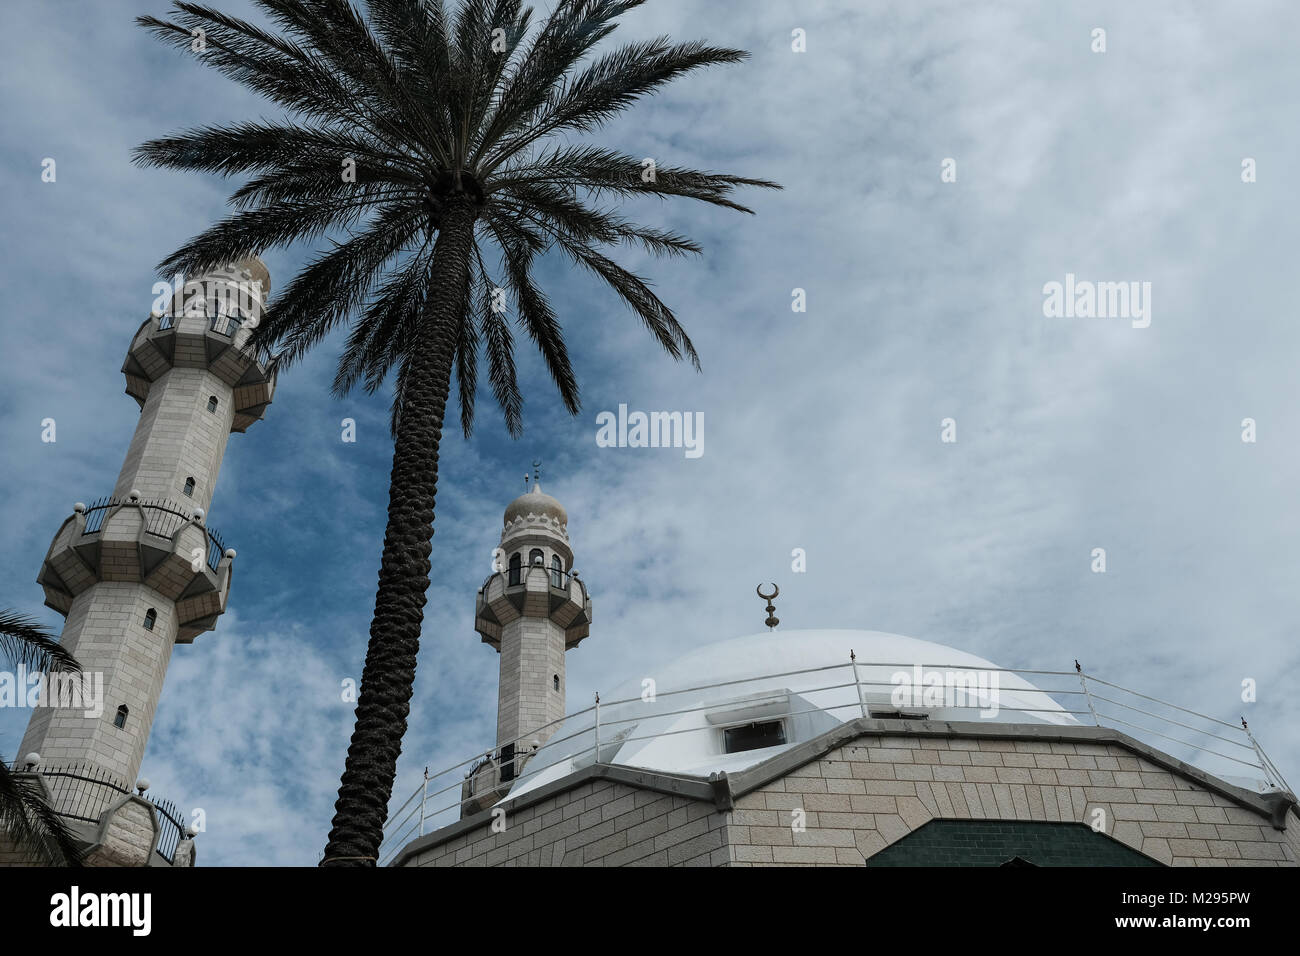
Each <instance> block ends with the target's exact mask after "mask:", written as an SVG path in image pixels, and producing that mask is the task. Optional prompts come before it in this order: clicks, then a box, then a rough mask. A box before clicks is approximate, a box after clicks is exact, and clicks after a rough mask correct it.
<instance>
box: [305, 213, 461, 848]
mask: <svg viewBox="0 0 1300 956" xmlns="http://www.w3.org/2000/svg"><path fill="white" fill-rule="evenodd" d="M475 215H476V211H475V209H474V206H473V205H472V203H471V202H470V200H469V198H468V197H467V196H465V195H464V194H463V193H461V194H456V195H453V196H452V197H450V198H449V200H448V202H447V204H446V206H445V207H444V209H443V214H442V218H441V222H440V224H439V228H438V238H437V240H436V242H435V244H434V251H433V267H432V268H433V273H432V276H431V279H432V281H431V283H430V285H431V288H433V289H434V290H435V292H434V293H433V296H432V297H431V298H430V300H429V301H428V302H427V304H426V307H425V315H426V321H427V323H428V326H427V332H426V334H423V335H421V336H420V341H419V343H418V344H417V345H416V351H415V353H414V355H413V356H412V359H411V362H412V364H411V368H410V373H409V376H408V378H407V384H406V390H405V395H404V404H403V406H402V412H401V417H400V419H399V421H398V424H397V435H396V439H395V443H394V448H393V470H392V474H391V476H390V480H389V489H388V527H387V529H386V530H385V532H384V557H383V563H382V565H381V567H380V569H379V591H378V593H377V594H376V596H375V615H374V619H373V620H372V621H371V624H370V644H369V647H368V648H367V651H366V663H365V669H364V670H363V671H362V672H361V690H360V693H359V695H358V697H357V710H356V726H355V728H354V730H353V732H352V741H351V743H350V744H349V745H348V758H347V764H346V766H345V768H344V771H343V779H342V782H341V783H340V785H339V797H338V800H337V801H336V802H335V804H334V821H333V827H332V829H331V830H330V835H329V843H328V845H327V846H326V847H325V857H324V859H323V860H322V861H321V865H322V866H375V865H376V863H377V856H378V852H379V844H380V841H381V839H382V836H383V824H384V819H385V817H386V816H387V811H388V799H389V797H390V796H391V795H392V790H393V778H394V777H395V776H396V773H397V758H398V755H399V754H400V753H401V752H402V735H403V734H405V733H406V717H407V714H408V713H409V712H410V701H411V691H412V687H413V685H414V682H415V658H416V654H417V652H418V651H419V649H420V625H421V622H422V621H423V620H424V602H425V591H427V590H428V588H429V552H430V550H431V546H430V539H431V538H432V537H433V505H434V496H435V493H436V491H437V487H438V443H439V441H440V440H441V438H442V423H443V415H444V414H445V412H446V409H447V395H448V393H449V391H450V389H451V367H452V359H453V351H454V349H453V346H454V343H455V341H456V338H455V336H456V330H457V323H459V322H460V321H461V320H462V317H463V315H464V310H465V306H466V302H465V299H464V294H465V289H466V286H467V282H468V276H469V261H470V260H469V257H470V251H471V247H472V243H473V238H474V218H475Z"/></svg>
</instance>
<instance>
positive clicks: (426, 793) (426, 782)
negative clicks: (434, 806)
mask: <svg viewBox="0 0 1300 956" xmlns="http://www.w3.org/2000/svg"><path fill="white" fill-rule="evenodd" d="M428 798H429V768H428V767H425V768H424V785H423V787H422V788H421V790H420V836H424V820H425V815H424V804H425V801H426V800H428Z"/></svg>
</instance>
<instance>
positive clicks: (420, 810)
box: [379, 568, 1291, 866]
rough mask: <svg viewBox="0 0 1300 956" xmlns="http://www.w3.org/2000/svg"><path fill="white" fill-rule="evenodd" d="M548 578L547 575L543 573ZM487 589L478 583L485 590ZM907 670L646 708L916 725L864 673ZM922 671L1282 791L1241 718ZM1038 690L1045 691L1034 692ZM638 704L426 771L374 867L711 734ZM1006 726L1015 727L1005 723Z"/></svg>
mask: <svg viewBox="0 0 1300 956" xmlns="http://www.w3.org/2000/svg"><path fill="white" fill-rule="evenodd" d="M547 570H548V572H549V570H550V569H549V568H548V569H547ZM499 573H500V572H499ZM495 576H496V575H493V577H495ZM490 580H491V578H489V581H490ZM486 586H487V585H486V584H485V585H484V587H486ZM915 666H916V665H915V662H908V663H888V662H875V663H872V662H867V661H859V660H852V659H851V660H850V661H848V662H846V663H844V664H831V665H827V666H824V667H813V668H807V669H804V670H799V671H789V672H785V673H779V674H769V675H763V676H761V677H754V678H746V679H742V680H732V681H723V682H720V683H714V684H699V685H696V686H693V687H686V688H681V689H679V690H671V691H663V690H658V691H657V692H656V694H655V701H656V703H657V702H659V701H663V700H664V699H665V698H672V697H680V695H684V694H698V692H700V691H704V690H710V689H714V688H721V687H726V688H729V691H728V696H729V697H730V696H731V695H732V694H733V693H734V694H745V693H746V689H745V685H755V684H758V685H764V686H763V689H764V690H765V691H769V692H771V691H772V689H773V687H774V686H778V687H779V686H781V685H782V683H783V682H785V681H786V680H787V679H789V678H792V677H797V678H799V679H800V680H799V686H798V688H797V689H792V691H791V692H792V693H793V694H797V695H798V696H800V697H803V698H810V697H812V698H815V697H816V696H817V695H819V694H821V695H823V699H824V700H827V699H839V697H842V696H843V695H842V694H841V695H839V697H836V698H828V692H831V693H833V692H835V691H841V692H843V691H845V689H846V688H848V689H850V690H848V691H847V693H848V699H847V702H845V703H838V704H835V703H831V704H829V705H828V706H815V707H812V708H809V709H806V710H799V711H793V712H791V713H788V714H783V715H782V717H797V716H803V715H808V714H816V713H828V712H833V713H836V714H837V715H838V718H839V720H840V721H841V722H848V721H850V720H853V719H855V718H859V717H873V716H876V717H884V716H895V717H897V716H903V717H908V716H916V717H924V716H925V715H924V713H920V714H915V715H913V714H910V713H904V714H901V715H900V714H899V713H897V712H893V713H887V712H888V711H890V710H892V708H890V707H889V705H888V704H886V703H885V701H887V700H888V697H889V693H890V691H891V690H893V689H894V687H895V684H894V682H893V681H886V680H872V679H869V675H871V674H872V673H876V674H879V673H880V671H879V670H878V669H880V668H892V669H895V670H904V671H906V670H911V669H912V668H914V667H915ZM922 670H924V671H953V672H969V671H972V670H980V671H984V672H988V673H990V674H992V673H997V674H1001V675H1013V676H1014V677H1020V678H1027V679H1029V680H1031V681H1032V684H1028V685H1027V686H1020V685H1019V683H1016V685H1015V686H1005V687H1003V688H1002V691H1004V692H1006V694H1007V696H1009V697H1011V698H1012V700H1013V701H1018V702H1019V703H1022V704H1024V705H1025V706H1005V705H1001V704H999V706H998V710H999V711H1000V712H1001V711H1006V712H1010V713H1012V714H1016V713H1024V714H1027V715H1029V716H1030V719H1034V720H1042V719H1044V718H1045V716H1047V715H1050V717H1051V719H1052V721H1053V722H1055V723H1056V724H1057V725H1058V726H1074V727H1078V726H1097V727H1109V728H1111V729H1115V730H1119V731H1121V732H1123V733H1124V734H1126V735H1127V736H1129V737H1132V738H1134V739H1136V740H1138V741H1140V742H1142V743H1145V744H1147V745H1148V746H1151V747H1153V748H1156V749H1158V750H1161V751H1163V752H1165V753H1167V754H1169V755H1170V756H1172V757H1175V758H1176V759H1179V760H1182V761H1184V762H1185V763H1188V764H1190V765H1192V766H1194V767H1197V768H1198V769H1201V770H1203V771H1205V772H1206V773H1211V774H1214V775H1216V776H1219V777H1221V778H1226V780H1227V782H1230V783H1235V784H1236V785H1238V786H1241V787H1243V788H1244V789H1254V790H1256V791H1265V790H1270V789H1275V790H1290V789H1291V788H1290V786H1289V785H1288V784H1287V783H1286V781H1285V780H1284V779H1283V777H1282V774H1281V773H1280V772H1279V771H1278V769H1277V767H1276V766H1275V765H1274V764H1273V762H1272V761H1271V760H1270V759H1269V758H1268V756H1267V755H1266V754H1265V753H1264V750H1263V748H1262V747H1260V745H1259V743H1258V741H1256V739H1255V737H1254V735H1253V734H1252V733H1251V732H1250V730H1249V728H1248V727H1247V726H1246V722H1245V720H1244V719H1243V720H1242V722H1241V724H1240V725H1237V724H1233V723H1229V722H1227V721H1224V720H1220V719H1218V718H1216V717H1210V716H1208V715H1205V714H1200V713H1197V712H1196V711H1193V710H1189V709H1187V708H1185V707H1181V706H1179V705H1177V704H1171V703H1168V702H1167V701H1163V700H1160V699H1159V698H1156V697H1150V696H1148V695H1145V694H1140V693H1138V692H1137V691H1132V690H1129V689H1127V688H1125V687H1121V686H1120V685H1118V684H1113V683H1111V682H1109V681H1105V680H1102V679H1101V678H1099V677H1095V676H1093V675H1091V674H1087V673H1085V672H1084V671H1083V670H1082V668H1078V669H1076V670H1072V671H1044V670H1028V669H1013V668H974V667H973V666H972V665H971V664H969V663H967V664H956V665H942V664H925V665H922ZM864 673H865V674H866V675H868V678H867V679H864V677H863V674H864ZM809 675H816V678H815V681H814V682H815V684H816V686H806V685H807V682H808V680H809V679H811V678H809ZM1041 684H1048V685H1051V686H1049V687H1041V686H1037V685H1041ZM751 689H752V688H751ZM1035 694H1037V695H1041V700H1042V702H1041V703H1038V701H1039V700H1040V698H1032V697H1031V699H1032V701H1033V702H1032V703H1031V702H1030V701H1026V700H1021V699H1020V698H1022V697H1023V696H1025V695H1035ZM1058 697H1060V698H1066V699H1069V700H1070V701H1071V704H1070V705H1069V706H1061V705H1060V704H1058V702H1057V700H1056V698H1058ZM643 701H644V698H641V697H630V698H627V699H625V700H613V701H602V700H601V697H600V695H599V694H597V695H596V702H595V704H594V705H593V706H591V707H585V708H583V709H582V710H577V711H573V712H572V713H569V714H567V715H566V716H565V717H562V718H560V719H559V720H554V721H551V722H550V723H547V724H544V725H542V726H541V727H537V728H534V729H533V730H531V731H529V732H527V733H523V734H520V736H519V737H518V738H517V740H516V741H515V742H514V743H513V744H512V745H508V746H506V747H503V748H501V749H500V750H497V749H496V748H493V749H492V750H488V751H484V750H478V751H476V752H475V754H474V755H473V756H471V757H467V758H465V759H464V760H461V761H458V762H457V763H455V764H452V765H451V766H449V767H447V768H445V769H443V770H440V771H438V772H437V773H433V774H430V773H429V770H428V768H427V767H426V768H425V770H424V776H423V779H422V780H421V782H420V784H419V785H418V786H417V787H416V788H415V789H414V790H413V791H411V793H410V796H408V797H407V798H406V800H405V801H404V802H403V803H402V804H401V805H400V806H398V807H397V809H396V810H393V811H392V812H391V813H390V814H389V817H388V820H387V822H386V823H385V824H384V839H383V842H382V843H381V845H380V850H379V865H380V866H383V865H386V864H388V863H390V862H392V861H393V860H394V859H395V858H396V857H397V855H398V854H399V853H400V852H401V850H402V848H403V847H405V846H406V845H407V844H408V843H410V842H411V841H412V840H415V839H417V838H418V837H421V836H424V835H425V834H426V833H430V832H432V831H434V830H436V829H439V828H441V827H443V826H446V825H448V824H451V823H454V822H455V821H456V820H457V819H459V817H460V816H461V813H462V810H464V809H465V808H466V807H467V806H469V805H470V804H471V802H472V798H475V797H481V796H482V795H483V794H484V793H485V792H486V791H489V790H491V789H493V788H495V787H497V786H500V785H502V784H503V783H505V782H508V781H511V780H514V779H517V778H519V777H521V776H524V775H525V774H527V775H528V777H529V779H532V778H534V776H535V775H536V774H540V773H542V772H543V771H545V770H548V769H550V768H552V767H557V766H561V765H565V764H567V765H568V766H569V767H570V768H572V769H575V770H576V769H578V768H579V767H581V766H586V765H588V764H591V763H597V762H599V763H618V760H617V753H618V751H619V750H620V749H621V748H622V747H623V746H624V745H625V744H629V743H633V742H636V741H644V740H654V739H657V738H661V737H669V736H674V735H677V734H693V733H708V732H713V731H714V728H712V727H709V726H704V727H694V726H693V727H687V728H685V729H676V730H658V731H655V732H652V733H643V734H641V735H639V736H638V735H636V732H637V729H638V725H639V724H641V723H643V722H648V721H650V720H654V719H657V718H661V717H672V716H679V715H685V714H691V713H700V712H704V711H716V710H717V709H718V708H719V706H720V705H722V702H721V701H719V700H716V699H714V700H711V701H709V702H708V703H705V704H695V705H687V706H680V707H678V706H676V705H674V706H673V707H672V708H671V709H666V710H663V709H659V708H658V707H657V706H656V708H655V709H654V711H653V713H648V712H645V713H638V714H637V715H636V716H630V717H628V716H620V713H626V711H622V712H620V711H619V709H618V708H619V707H620V706H621V705H628V704H632V705H636V704H638V703H640V702H643ZM979 706H980V705H979V704H975V705H973V708H972V707H971V706H970V705H968V709H978V708H979ZM903 709H904V710H905V711H913V710H918V711H921V712H925V711H927V710H930V709H935V708H929V707H926V706H924V705H918V706H916V707H911V706H909V707H906V708H903ZM938 709H943V708H942V707H940V708H938ZM602 711H603V713H602ZM1057 718H1060V719H1059V720H1058V719H1057ZM1011 719H1012V721H1013V722H1014V718H1011ZM1001 722H1002V723H1005V722H1007V721H1006V720H1003V721H1001ZM546 733H554V734H556V736H552V737H550V738H549V739H547V740H546V744H545V750H538V749H535V748H533V747H531V746H530V742H531V741H532V740H533V739H534V738H538V737H540V736H541V735H544V734H546ZM1189 738H1191V739H1189ZM542 759H545V760H548V762H547V763H544V764H539V763H538V762H537V761H538V760H542ZM466 768H468V769H466ZM1243 775H1244V776H1243ZM1234 778H1235V779H1234Z"/></svg>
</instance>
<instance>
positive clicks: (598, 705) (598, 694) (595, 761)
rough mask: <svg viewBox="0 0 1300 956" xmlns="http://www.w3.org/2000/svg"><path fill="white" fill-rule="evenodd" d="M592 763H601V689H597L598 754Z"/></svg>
mask: <svg viewBox="0 0 1300 956" xmlns="http://www.w3.org/2000/svg"><path fill="white" fill-rule="evenodd" d="M592 763H600V691H596V756H595V758H594V759H593V760H592Z"/></svg>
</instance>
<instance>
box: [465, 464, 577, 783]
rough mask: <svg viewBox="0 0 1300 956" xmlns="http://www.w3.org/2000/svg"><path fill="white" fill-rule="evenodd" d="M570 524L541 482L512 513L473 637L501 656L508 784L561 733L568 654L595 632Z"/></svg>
mask: <svg viewBox="0 0 1300 956" xmlns="http://www.w3.org/2000/svg"><path fill="white" fill-rule="evenodd" d="M526 481H527V479H526V478H525V482H526ZM568 523H569V516H568V514H567V513H566V512H565V510H564V508H563V507H562V506H561V505H560V503H559V502H558V501H556V500H555V499H554V498H552V497H551V496H550V495H548V494H545V493H543V491H542V488H541V481H540V480H535V481H534V482H533V486H532V488H531V489H530V490H529V491H527V492H526V493H525V494H523V495H521V496H519V497H518V498H516V499H515V500H514V501H512V502H510V505H509V507H507V508H506V513H505V527H504V529H503V530H502V532H501V548H500V550H499V551H498V552H497V556H498V561H499V563H498V565H497V566H498V567H499V568H501V570H499V571H498V572H497V573H495V574H493V575H492V576H491V577H490V578H488V580H487V582H486V583H485V584H484V585H483V587H482V588H481V589H480V591H479V594H478V601H477V604H476V609H475V616H474V617H475V619H474V629H475V630H476V631H478V633H479V634H481V635H482V637H483V642H484V643H486V644H491V645H492V646H493V647H495V648H496V649H497V650H498V651H500V652H501V684H500V690H499V693H498V697H497V747H498V749H499V751H500V753H499V759H500V761H501V776H500V779H501V780H502V781H509V780H512V779H513V778H514V776H515V775H516V774H515V773H514V770H515V766H514V765H513V764H512V763H511V760H512V758H513V756H514V754H516V753H519V754H521V755H522V754H526V753H527V752H528V751H529V750H531V749H532V746H533V744H534V743H538V744H541V743H545V742H546V740H547V738H548V737H550V736H551V734H553V733H554V732H555V730H556V725H555V724H553V723H552V722H553V721H558V720H559V719H560V718H561V717H563V716H564V710H565V709H564V702H565V682H564V652H565V651H567V650H568V649H569V648H571V647H576V646H577V645H578V642H579V641H581V640H582V639H583V638H584V637H586V636H587V635H588V634H589V633H590V632H591V598H590V597H589V596H588V595H587V588H586V586H585V585H584V584H583V583H582V581H581V580H580V579H579V578H578V576H577V575H576V574H575V573H574V572H573V550H572V549H571V548H570V547H569V532H568ZM547 724H550V725H551V726H544V725H547Z"/></svg>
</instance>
